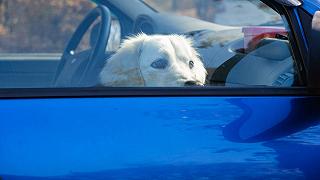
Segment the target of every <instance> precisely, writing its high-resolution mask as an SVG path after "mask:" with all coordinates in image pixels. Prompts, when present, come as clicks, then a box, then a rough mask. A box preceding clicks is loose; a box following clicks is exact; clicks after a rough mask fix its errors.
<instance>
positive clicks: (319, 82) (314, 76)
mask: <svg viewBox="0 0 320 180" xmlns="http://www.w3.org/2000/svg"><path fill="white" fill-rule="evenodd" d="M309 58H310V59H309V66H308V68H309V71H308V81H309V87H310V88H312V89H316V91H317V92H319V91H320V11H317V12H316V13H315V14H314V16H313V18H312V32H311V42H310V55H309Z"/></svg>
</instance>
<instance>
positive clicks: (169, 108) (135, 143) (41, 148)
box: [0, 97, 320, 179]
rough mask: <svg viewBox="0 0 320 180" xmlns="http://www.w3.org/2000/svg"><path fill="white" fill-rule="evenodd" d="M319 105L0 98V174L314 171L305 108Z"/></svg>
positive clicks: (276, 100)
mask: <svg viewBox="0 0 320 180" xmlns="http://www.w3.org/2000/svg"><path fill="white" fill-rule="evenodd" d="M318 102H320V101H319V99H315V98H295V97H264V98H262V97H261V98H259V97H256V98H253V97H252V98H236V97H235V98H222V97H220V98H219V97H216V98H214V97H211V98H209V97H203V98H105V99H103V98H96V99H89V98H88V99H37V100H1V101H0V114H1V119H0V174H1V175H2V176H3V177H4V178H7V179H28V178H31V179H34V178H35V177H38V178H39V179H43V178H45V177H51V178H65V179H79V178H83V177H89V179H119V178H120V179H128V178H131V177H136V179H150V178H152V177H163V178H172V177H173V178H174V177H175V176H177V177H176V178H177V179H179V178H180V179H181V178H187V177H194V178H201V177H202V178H210V177H220V178H228V177H233V178H238V177H247V178H254V177H261V178H282V177H286V178H295V179H297V178H298V179H299V178H303V177H313V176H315V175H319V173H318V171H316V169H317V168H318V167H320V166H319V162H320V161H319V160H320V151H317V149H319V144H320V143H319V141H318V138H319V136H320V133H319V132H320V131H319V130H320V129H319V127H318V126H317V125H318V120H319V119H320V118H319V117H320V115H319V113H317V112H314V113H310V112H313V111H315V110H318V112H320V111H319V109H320V108H319V107H320V106H319V103H318ZM303 107H305V108H303ZM318 108H319V109H318ZM297 109H300V110H297ZM297 132H298V133H297ZM294 133H296V134H294ZM291 134H294V135H291ZM288 135H290V136H288ZM292 154H295V156H292ZM287 155H288V156H287ZM289 155H290V156H289ZM317 158H318V159H317ZM310 159H316V160H318V161H317V162H312V163H311V161H310ZM298 160H299V161H298ZM308 160H309V161H310V162H309V161H308ZM291 161H293V162H291ZM299 162H302V163H299Z"/></svg>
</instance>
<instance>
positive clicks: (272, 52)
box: [252, 38, 291, 61]
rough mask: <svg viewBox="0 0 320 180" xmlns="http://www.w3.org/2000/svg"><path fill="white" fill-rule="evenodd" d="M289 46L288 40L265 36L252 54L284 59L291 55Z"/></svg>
mask: <svg viewBox="0 0 320 180" xmlns="http://www.w3.org/2000/svg"><path fill="white" fill-rule="evenodd" d="M289 46H290V45H289V42H288V41H287V40H280V39H274V38H265V39H263V40H261V42H260V43H259V44H258V48H257V49H256V50H254V51H253V52H252V55H255V56H258V57H262V58H266V59H269V60H275V61H282V60H285V59H287V58H288V57H290V56H291V51H290V48H289Z"/></svg>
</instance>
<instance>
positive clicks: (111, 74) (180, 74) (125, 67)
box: [100, 34, 207, 87]
mask: <svg viewBox="0 0 320 180" xmlns="http://www.w3.org/2000/svg"><path fill="white" fill-rule="evenodd" d="M206 75H207V71H206V69H205V68H204V65H203V63H202V61H201V60H200V58H199V54H198V53H197V52H196V50H195V49H194V48H193V47H192V41H191V40H189V39H187V38H186V37H184V36H180V35H152V36H148V35H145V34H140V35H137V36H135V37H131V38H129V39H127V40H125V41H124V42H123V43H122V45H121V47H120V49H119V50H118V51H117V53H115V54H114V55H113V56H112V57H111V58H110V59H108V60H107V63H106V64H105V66H104V68H103V70H102V71H101V73H100V82H101V84H102V85H103V86H112V87H143V86H145V87H181V86H192V85H204V83H205V79H206Z"/></svg>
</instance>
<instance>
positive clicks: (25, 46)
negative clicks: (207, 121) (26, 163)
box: [0, 0, 303, 88]
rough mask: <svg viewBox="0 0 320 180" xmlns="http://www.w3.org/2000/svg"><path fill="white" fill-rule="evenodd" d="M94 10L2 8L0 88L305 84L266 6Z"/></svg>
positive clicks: (279, 18)
mask: <svg viewBox="0 0 320 180" xmlns="http://www.w3.org/2000/svg"><path fill="white" fill-rule="evenodd" d="M95 2H96V3H98V5H97V4H95V3H93V2H92V1H89V0H74V1H70V0H47V1H41V0H32V1H18V0H3V1H0V8H1V11H0V16H1V19H0V64H1V66H0V88H61V87H63V88H65V87H67V88H68V87H89V88H91V87H92V88H95V87H107V88H112V87H182V88H188V87H195V86H196V87H218V86H219V87H221V86H222V87H294V86H300V85H301V84H303V82H301V81H300V80H299V78H298V77H299V75H298V72H297V70H296V65H295V59H294V58H293V56H292V46H291V41H290V34H291V32H290V29H289V28H288V25H287V20H286V18H285V17H284V16H283V15H282V14H281V13H280V12H277V11H276V10H275V9H273V8H271V7H269V5H267V4H265V3H263V2H262V1H259V0H202V1H199V0H166V1H159V0H144V1H143V2H144V3H145V4H143V3H141V2H140V1H138V0H137V1H132V4H131V5H128V3H125V2H127V1H110V2H109V1H108V3H106V2H105V1H95ZM150 7H152V8H154V9H156V10H157V11H148V10H150ZM128 9H130V11H128ZM123 17H125V18H123ZM122 29H126V31H130V32H126V34H122ZM120 44H122V45H120Z"/></svg>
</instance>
